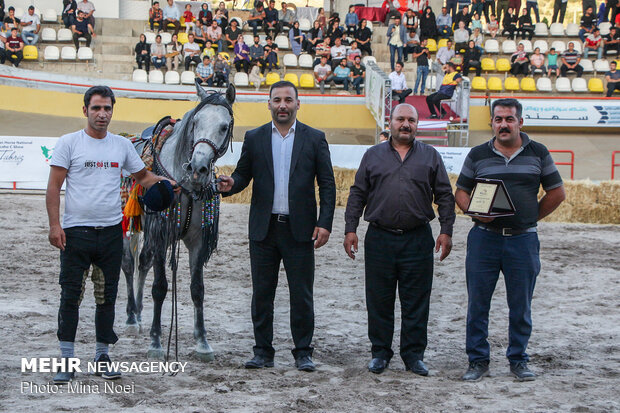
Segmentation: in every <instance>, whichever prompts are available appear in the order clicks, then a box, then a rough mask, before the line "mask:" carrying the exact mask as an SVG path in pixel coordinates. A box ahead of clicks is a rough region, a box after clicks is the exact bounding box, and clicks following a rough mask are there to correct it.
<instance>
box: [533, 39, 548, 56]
mask: <svg viewBox="0 0 620 413" xmlns="http://www.w3.org/2000/svg"><path fill="white" fill-rule="evenodd" d="M532 47H533V49H534V50H535V49H536V48H537V47H538V48H539V49H540V53H542V54H545V53H547V51H549V45H548V44H547V41H546V40H536V41H535V42H534V45H533V46H532Z"/></svg>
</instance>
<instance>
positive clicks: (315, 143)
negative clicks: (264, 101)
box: [218, 81, 336, 371]
mask: <svg viewBox="0 0 620 413" xmlns="http://www.w3.org/2000/svg"><path fill="white" fill-rule="evenodd" d="M268 107H269V110H270V111H271V117H272V122H270V123H267V124H265V125H263V126H261V127H259V128H257V129H253V130H251V131H248V132H247V133H246V135H245V140H244V142H243V148H242V150H241V157H240V159H239V162H238V163H237V168H236V169H235V171H234V172H233V174H232V176H231V177H227V176H220V178H221V182H220V183H219V184H218V189H219V190H220V191H221V192H223V193H224V196H229V195H232V194H235V193H237V192H240V191H242V190H243V189H244V188H245V187H247V186H248V185H249V184H250V181H251V180H252V179H254V183H253V185H252V205H251V207H250V222H249V238H250V261H251V267H252V323H253V324H254V338H255V340H256V345H255V346H254V358H253V359H252V360H250V361H248V362H247V363H246V364H245V367H246V368H248V369H257V368H263V367H273V365H274V364H273V358H274V354H275V350H274V348H273V346H272V341H273V301H274V297H275V293H276V286H277V285H278V271H279V269H280V261H284V268H285V269H286V276H287V279H288V285H289V290H290V296H291V308H290V312H291V331H292V334H293V342H294V343H295V348H294V349H293V356H294V357H295V366H296V367H297V369H299V370H303V371H314V370H315V366H314V363H313V362H312V357H311V356H312V350H313V349H312V347H311V342H312V334H313V332H314V303H313V297H312V289H313V283H314V251H313V248H314V249H316V248H320V247H321V246H322V245H324V244H325V243H326V242H327V240H328V239H329V235H330V232H331V229H332V221H333V217H334V208H335V203H336V187H335V183H334V173H333V170H332V164H331V159H330V155H329V148H328V145H327V141H326V140H325V134H324V133H323V132H321V131H318V130H316V129H313V128H311V127H309V126H307V125H304V124H303V123H301V122H298V121H297V119H296V116H297V110H298V109H299V99H298V95H297V88H295V86H294V85H293V84H292V83H290V82H286V81H284V82H277V83H275V84H273V85H272V86H271V89H270V91H269V104H268ZM315 178H316V181H317V183H318V186H319V197H320V212H319V214H318V219H317V205H316V198H315V192H314V191H315V189H314V181H315Z"/></svg>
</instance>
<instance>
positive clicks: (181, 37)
mask: <svg viewBox="0 0 620 413" xmlns="http://www.w3.org/2000/svg"><path fill="white" fill-rule="evenodd" d="M177 40H178V41H179V43H181V44H185V43H187V42H188V41H189V39H188V38H187V33H185V32H179V34H178V37H177Z"/></svg>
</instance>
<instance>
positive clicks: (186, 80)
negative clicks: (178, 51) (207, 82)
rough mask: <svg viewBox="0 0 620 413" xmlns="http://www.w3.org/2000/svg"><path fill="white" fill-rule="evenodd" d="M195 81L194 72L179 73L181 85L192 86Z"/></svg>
mask: <svg viewBox="0 0 620 413" xmlns="http://www.w3.org/2000/svg"><path fill="white" fill-rule="evenodd" d="M195 79H196V75H195V74H194V72H191V71H189V70H186V71H184V72H183V73H181V84H183V85H193V84H194V83H196V80H195Z"/></svg>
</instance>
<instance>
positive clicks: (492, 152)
mask: <svg viewBox="0 0 620 413" xmlns="http://www.w3.org/2000/svg"><path fill="white" fill-rule="evenodd" d="M521 139H522V142H523V143H522V146H521V148H520V149H519V150H517V151H516V152H515V153H514V154H513V155H512V156H511V157H510V159H509V158H506V157H505V156H504V155H503V154H502V153H501V152H499V151H498V150H497V149H495V146H494V144H493V143H494V142H495V137H493V139H491V140H490V141H489V142H486V143H483V144H482V145H478V146H476V147H474V148H472V149H471V151H470V152H469V154H468V155H467V158H466V159H465V162H464V164H463V168H462V169H461V174H460V175H459V179H458V180H457V182H456V186H457V188H460V189H462V190H464V191H466V192H468V193H471V191H472V190H473V189H474V185H475V181H474V179H475V178H489V179H501V180H502V181H504V184H505V185H506V189H507V190H508V195H509V196H510V198H511V199H512V202H513V204H514V206H515V209H516V213H515V215H513V216H510V217H498V218H495V219H494V220H493V221H491V222H490V223H489V224H486V225H488V226H493V227H497V228H514V229H525V228H530V227H535V226H536V222H537V221H538V190H539V188H540V185H541V184H542V187H543V189H544V190H545V191H549V190H551V189H554V188H557V187H559V186H562V177H560V173H559V172H558V169H557V168H556V166H555V163H554V162H553V159H552V158H551V155H550V154H549V151H548V150H547V148H546V147H545V146H544V145H543V144H541V143H538V142H534V141H532V140H530V138H529V137H528V136H527V135H526V134H525V133H523V132H521Z"/></svg>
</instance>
